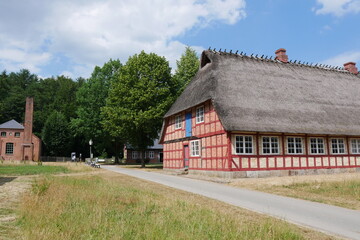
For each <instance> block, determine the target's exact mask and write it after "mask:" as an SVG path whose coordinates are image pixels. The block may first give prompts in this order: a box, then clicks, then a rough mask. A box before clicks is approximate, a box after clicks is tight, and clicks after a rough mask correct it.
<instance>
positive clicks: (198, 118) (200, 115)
mask: <svg viewBox="0 0 360 240" xmlns="http://www.w3.org/2000/svg"><path fill="white" fill-rule="evenodd" d="M202 122H204V107H198V108H197V109H196V123H202Z"/></svg>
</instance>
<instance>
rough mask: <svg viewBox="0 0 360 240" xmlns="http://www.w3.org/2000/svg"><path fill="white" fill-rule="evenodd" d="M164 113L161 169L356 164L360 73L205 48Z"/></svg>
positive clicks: (249, 173)
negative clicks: (188, 80)
mask: <svg viewBox="0 0 360 240" xmlns="http://www.w3.org/2000/svg"><path fill="white" fill-rule="evenodd" d="M200 61H201V64H200V65H201V67H200V70H199V72H198V73H197V75H196V76H195V77H194V79H193V80H192V81H191V83H190V84H189V85H188V86H187V88H186V89H185V90H184V92H183V93H182V94H181V96H180V97H179V98H178V99H177V101H176V102H175V103H174V104H173V106H172V107H171V109H170V110H169V111H168V112H167V114H166V115H165V117H164V124H163V129H162V133H161V143H163V146H164V169H183V168H187V169H188V170H189V172H193V173H206V174H212V175H218V176H228V177H259V176H273V175H274V176H275V175H277V176H279V175H288V174H307V173H318V172H338V171H344V170H346V171H349V170H350V171H354V170H359V169H360V94H359V91H360V74H359V72H358V71H357V68H356V66H355V63H352V62H350V63H347V64H345V69H343V68H341V69H340V68H333V67H329V66H318V65H309V64H303V63H302V64H301V63H296V62H291V61H290V62H289V61H288V58H287V55H286V50H285V49H279V50H278V51H277V52H276V58H275V59H274V60H273V59H269V58H264V57H262V58H260V57H254V56H246V55H242V54H231V53H225V52H216V51H211V50H208V51H204V52H203V53H202V57H201V60H200Z"/></svg>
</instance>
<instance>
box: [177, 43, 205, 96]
mask: <svg viewBox="0 0 360 240" xmlns="http://www.w3.org/2000/svg"><path fill="white" fill-rule="evenodd" d="M199 64H200V62H199V58H198V56H197V54H196V52H195V50H194V49H192V48H191V47H186V49H185V52H184V53H183V54H182V55H181V57H180V60H177V61H176V65H177V69H176V71H175V75H174V79H175V81H176V83H177V85H178V95H180V94H181V93H182V92H183V91H184V89H185V87H186V86H187V85H188V84H189V82H190V81H191V79H192V78H193V77H194V76H195V74H196V73H197V72H198V70H199Z"/></svg>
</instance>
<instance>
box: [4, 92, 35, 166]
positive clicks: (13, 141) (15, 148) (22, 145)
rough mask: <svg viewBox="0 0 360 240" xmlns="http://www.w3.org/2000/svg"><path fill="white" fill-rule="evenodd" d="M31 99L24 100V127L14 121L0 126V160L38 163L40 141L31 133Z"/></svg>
mask: <svg viewBox="0 0 360 240" xmlns="http://www.w3.org/2000/svg"><path fill="white" fill-rule="evenodd" d="M33 109H34V100H33V98H26V110H25V123H24V125H22V124H20V123H18V122H17V121H15V120H10V121H8V122H5V123H3V124H0V159H2V160H16V161H19V160H32V161H39V159H40V154H41V152H40V151H41V140H40V139H39V138H38V137H37V136H35V134H33V133H32V126H33Z"/></svg>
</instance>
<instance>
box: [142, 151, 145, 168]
mask: <svg viewBox="0 0 360 240" xmlns="http://www.w3.org/2000/svg"><path fill="white" fill-rule="evenodd" d="M144 154H145V151H141V168H145V155H144Z"/></svg>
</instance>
